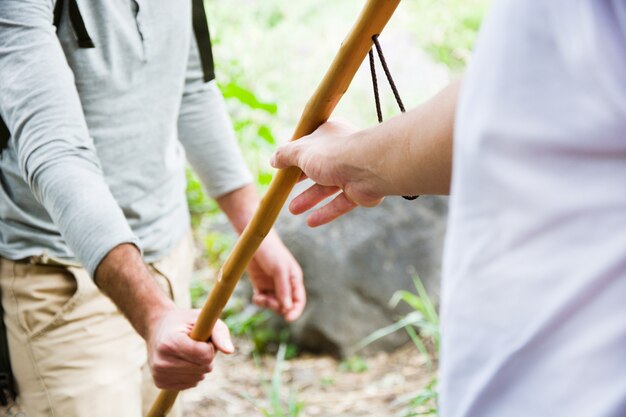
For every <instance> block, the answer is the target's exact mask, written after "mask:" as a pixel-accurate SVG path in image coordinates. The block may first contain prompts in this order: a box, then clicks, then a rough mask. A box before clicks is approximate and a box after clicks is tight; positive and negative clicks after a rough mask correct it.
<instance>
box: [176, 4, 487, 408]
mask: <svg viewBox="0 0 626 417" xmlns="http://www.w3.org/2000/svg"><path fill="white" fill-rule="evenodd" d="M489 3H490V1H489V0H403V1H402V2H401V4H400V6H399V8H398V10H397V11H396V13H395V15H394V17H393V18H392V19H391V21H390V22H389V24H388V26H387V28H386V29H385V31H384V33H383V34H382V35H381V36H380V39H379V40H380V42H381V45H382V48H383V51H384V53H385V57H386V58H387V62H388V64H389V67H390V69H391V72H392V74H393V76H394V79H395V81H396V84H397V86H398V90H399V91H400V95H401V97H402V99H403V101H404V104H405V106H406V107H407V109H410V108H412V107H415V106H418V105H419V104H420V103H422V102H423V101H425V100H426V99H428V98H429V97H431V96H432V95H433V94H434V93H436V92H437V91H438V90H439V89H441V88H442V87H444V86H445V85H446V84H447V83H449V82H450V81H451V80H452V79H454V78H457V77H460V76H461V75H462V73H463V71H464V68H465V67H466V65H467V63H468V61H469V59H470V54H471V50H472V48H473V45H474V43H475V41H476V35H477V31H478V29H479V27H480V23H481V21H482V19H483V17H484V14H485V12H486V10H487V9H488V6H489ZM363 4H364V1H362V0H317V1H308V0H301V1H285V0H282V1H280V0H206V8H207V14H208V19H209V27H210V30H211V35H212V38H213V44H214V56H215V61H216V66H217V71H216V72H217V80H218V83H219V86H220V89H221V90H222V92H223V94H224V96H225V98H226V101H227V104H228V107H229V111H230V115H231V118H232V120H233V124H234V126H235V130H236V132H237V137H238V140H239V143H240V146H241V148H242V150H243V153H244V156H245V158H246V160H247V162H248V165H249V167H250V169H251V170H252V172H253V174H254V176H255V179H256V184H257V186H258V189H259V191H260V192H261V193H264V191H265V189H266V188H267V186H268V184H269V183H270V181H271V179H272V175H273V169H271V168H270V166H269V164H268V159H269V156H270V155H271V153H272V152H273V150H274V149H275V148H276V146H277V145H278V144H280V143H282V142H284V141H286V140H288V139H289V138H290V136H291V132H292V129H293V128H294V126H295V124H296V122H297V120H298V118H299V116H300V113H301V111H302V109H303V108H304V105H305V103H306V101H307V100H308V98H309V96H310V95H311V94H312V92H313V91H314V90H315V88H316V86H317V84H318V83H319V81H320V80H321V79H322V76H323V75H324V73H325V71H326V69H327V68H328V66H329V64H330V62H331V61H332V58H333V56H334V55H335V53H336V52H337V50H338V48H339V45H340V43H341V41H342V40H343V38H344V37H345V35H346V34H347V33H348V30H349V29H350V27H351V25H352V24H353V22H354V21H355V19H356V17H357V15H358V13H359V11H360V9H361V7H362V6H363ZM377 73H378V76H379V85H380V91H381V96H382V97H381V98H382V109H383V114H384V116H385V118H389V117H393V116H394V115H397V114H398V113H399V110H398V108H397V104H396V102H395V100H394V99H393V95H392V93H391V89H390V88H389V86H388V85H387V83H386V80H385V79H384V77H383V72H382V68H380V67H378V71H377ZM333 117H334V118H341V119H346V120H348V121H350V122H351V123H353V124H354V125H356V126H357V127H367V126H371V125H373V124H374V123H377V120H376V110H375V105H374V96H373V90H372V81H371V77H370V72H369V65H368V64H367V62H366V63H365V65H363V66H362V67H361V69H360V70H359V72H358V73H357V75H356V77H355V79H354V81H353V83H352V85H351V87H350V89H349V90H348V92H347V93H346V95H345V96H344V98H343V99H342V101H341V102H340V104H339V106H338V107H337V110H336V111H335V113H334V115H333ZM187 176H188V189H187V198H188V202H189V206H190V209H191V211H192V222H193V228H194V232H195V237H196V244H197V247H198V248H199V249H200V251H201V253H202V255H201V256H200V257H199V258H198V262H197V265H196V272H195V273H194V277H193V282H192V297H193V301H194V303H195V304H196V305H197V306H201V305H202V303H203V302H204V300H205V299H206V296H207V294H208V292H209V291H210V289H211V287H212V285H213V282H214V278H215V273H216V271H217V270H218V269H219V267H220V266H221V264H222V262H223V260H224V259H225V257H226V256H227V255H228V253H229V251H230V248H231V246H232V244H233V243H234V241H235V239H236V236H235V235H234V234H233V232H232V231H231V229H230V227H229V226H228V224H227V221H226V219H225V218H224V216H222V215H221V214H220V213H219V212H218V210H217V206H216V204H215V203H214V202H213V201H212V200H210V199H208V198H207V197H206V196H205V194H204V192H203V190H202V186H201V185H200V183H199V182H198V180H197V178H196V177H195V175H194V174H193V172H191V171H190V170H188V173H187ZM446 208H447V201H446V198H444V197H420V198H419V199H417V200H416V201H413V202H409V201H405V200H403V199H401V198H388V199H386V200H385V202H383V204H382V205H381V206H380V207H377V208H375V209H371V210H365V209H357V210H355V211H353V212H352V213H350V214H349V215H347V216H345V217H344V218H342V219H341V220H339V221H337V222H335V223H333V224H331V225H328V226H325V227H322V228H319V229H309V228H307V227H306V226H305V224H304V218H296V217H293V216H290V215H289V214H288V213H283V214H282V215H281V216H280V218H279V221H278V223H277V228H278V230H279V232H280V234H281V236H282V237H283V239H284V241H285V243H286V244H287V246H288V247H289V248H290V249H291V250H292V252H293V253H294V255H295V256H296V257H297V258H298V260H299V262H300V263H301V265H302V267H303V270H304V274H305V284H306V286H307V291H308V298H309V301H308V306H307V309H306V311H305V313H304V314H303V317H302V318H301V319H300V320H298V321H297V322H296V323H293V324H292V325H290V326H287V325H286V324H285V323H283V322H281V320H280V319H278V318H277V317H274V316H273V315H272V314H271V313H269V312H266V311H263V310H259V309H257V308H256V307H254V306H252V305H250V304H249V299H250V295H251V289H250V287H249V284H247V281H246V280H245V279H244V280H242V282H241V284H240V285H239V287H238V289H237V291H236V294H235V296H234V297H233V298H232V299H231V301H230V302H229V304H228V306H227V309H226V312H225V315H224V317H225V320H226V322H227V324H228V325H229V327H230V329H231V333H232V334H233V335H234V336H235V344H236V346H237V347H238V351H237V352H236V353H235V354H234V355H232V356H230V357H228V358H225V357H222V358H220V359H221V360H220V361H219V363H218V364H217V366H216V369H215V371H214V373H213V374H212V375H211V376H210V377H209V378H207V380H206V381H205V382H204V383H203V384H202V385H200V386H199V387H198V388H196V389H194V390H191V391H188V392H186V393H185V396H184V398H185V400H186V406H185V408H186V415H188V416H257V415H259V416H265V417H295V416H301V417H305V416H347V417H350V416H355V417H356V416H398V417H408V416H435V415H436V413H437V390H436V386H437V379H436V370H437V357H438V342H439V325H438V323H439V322H438V315H437V309H436V306H437V300H438V291H439V280H440V262H441V249H442V242H443V236H444V233H445V218H446Z"/></svg>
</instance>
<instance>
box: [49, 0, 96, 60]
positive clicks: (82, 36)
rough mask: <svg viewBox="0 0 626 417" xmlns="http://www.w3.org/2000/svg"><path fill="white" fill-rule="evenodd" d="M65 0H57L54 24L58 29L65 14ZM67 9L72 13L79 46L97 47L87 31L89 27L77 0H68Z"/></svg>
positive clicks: (71, 18)
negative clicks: (86, 25)
mask: <svg viewBox="0 0 626 417" xmlns="http://www.w3.org/2000/svg"><path fill="white" fill-rule="evenodd" d="M63 2H64V0H57V3H56V5H55V6H54V17H53V20H52V24H53V25H54V26H56V27H57V30H58V28H59V23H61V16H62V15H63ZM67 10H68V13H69V15H70V23H71V25H72V29H74V34H75V35H76V41H77V42H78V47H79V48H95V45H94V43H93V41H92V40H91V36H89V32H87V28H86V27H85V21H84V20H83V17H82V16H81V14H80V10H79V9H78V3H77V2H76V0H68V4H67Z"/></svg>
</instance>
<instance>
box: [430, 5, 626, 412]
mask: <svg viewBox="0 0 626 417" xmlns="http://www.w3.org/2000/svg"><path fill="white" fill-rule="evenodd" d="M454 142H455V143H454V168H453V184H452V197H451V208H450V219H449V230H448V236H447V243H446V254H445V260H444V278H443V288H442V294H443V295H442V322H443V326H442V332H443V333H442V335H443V341H442V362H441V370H440V378H441V380H440V395H441V404H440V406H441V416H442V417H561V416H563V417H583V416H584V417H625V416H626V1H624V0H614V1H610V0H606V1H604V0H500V1H497V2H496V3H495V5H494V7H493V9H492V11H491V13H490V15H489V16H488V17H487V19H486V20H485V22H484V24H483V28H482V31H481V34H480V36H479V40H478V44H477V49H476V51H475V55H474V58H473V61H472V63H471V65H470V68H469V70H468V73H467V74H466V76H465V79H464V82H463V87H462V92H461V98H460V104H459V108H458V112H457V123H456V127H455V141H454Z"/></svg>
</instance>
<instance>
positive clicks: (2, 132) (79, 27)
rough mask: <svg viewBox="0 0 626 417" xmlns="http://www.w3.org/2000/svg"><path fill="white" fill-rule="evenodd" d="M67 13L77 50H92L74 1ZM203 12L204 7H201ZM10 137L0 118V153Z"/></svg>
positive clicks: (57, 19) (57, 12) (57, 13)
mask: <svg viewBox="0 0 626 417" xmlns="http://www.w3.org/2000/svg"><path fill="white" fill-rule="evenodd" d="M64 1H65V0H57V2H56V4H55V6H54V11H53V18H52V24H53V25H54V26H56V28H57V30H58V28H59V23H61V16H62V15H63V3H64ZM68 1H69V3H68V12H69V15H70V23H71V25H72V28H73V29H74V33H75V34H76V40H77V42H78V47H79V48H94V47H95V45H94V43H93V41H92V40H91V37H90V36H89V32H87V28H86V27H85V21H84V20H83V17H82V16H81V14H80V10H79V9H78V3H76V0H68ZM203 10H204V7H203ZM207 36H208V28H207ZM10 137H11V132H9V129H8V128H7V126H6V124H5V123H4V121H3V120H2V118H0V153H2V151H3V150H4V149H6V147H7V146H8V144H9V138H10Z"/></svg>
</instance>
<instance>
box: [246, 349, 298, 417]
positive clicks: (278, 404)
mask: <svg viewBox="0 0 626 417" xmlns="http://www.w3.org/2000/svg"><path fill="white" fill-rule="evenodd" d="M287 350H288V348H287V345H286V344H284V343H282V344H281V345H280V346H279V348H278V353H277V354H276V364H275V365H274V372H273V373H272V377H271V379H270V381H269V383H268V381H267V380H266V379H265V378H262V379H261V384H262V386H263V389H264V391H265V394H266V397H267V400H268V403H269V406H267V407H266V406H262V405H260V404H259V402H258V401H256V400H255V399H253V398H252V397H251V396H249V395H246V398H248V400H249V401H251V402H252V403H253V404H254V405H255V406H256V407H257V408H258V409H259V411H260V412H261V413H262V414H263V416H264V417H298V416H299V415H300V413H301V412H302V409H303V408H304V403H303V402H302V401H299V400H298V397H297V393H296V392H295V391H291V392H290V393H289V395H288V397H287V399H284V398H283V396H282V391H284V389H283V376H282V375H283V367H284V365H285V361H286V355H287Z"/></svg>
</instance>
